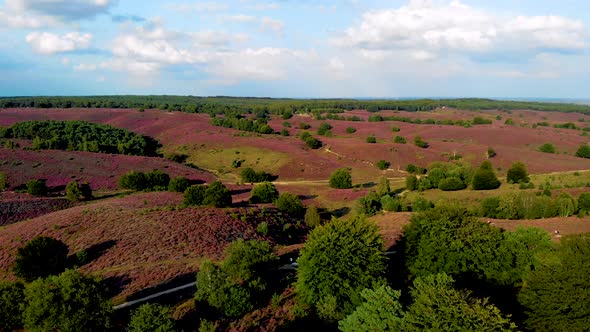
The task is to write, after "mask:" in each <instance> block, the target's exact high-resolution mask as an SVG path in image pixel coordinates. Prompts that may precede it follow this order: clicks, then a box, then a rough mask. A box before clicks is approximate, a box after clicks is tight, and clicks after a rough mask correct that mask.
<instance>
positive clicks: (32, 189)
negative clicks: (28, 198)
mask: <svg viewBox="0 0 590 332" xmlns="http://www.w3.org/2000/svg"><path fill="white" fill-rule="evenodd" d="M27 193H29V194H30V195H33V196H47V185H46V184H45V181H43V180H31V181H29V182H27Z"/></svg>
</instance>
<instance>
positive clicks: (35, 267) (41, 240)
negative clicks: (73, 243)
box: [13, 236, 69, 282]
mask: <svg viewBox="0 0 590 332" xmlns="http://www.w3.org/2000/svg"><path fill="white" fill-rule="evenodd" d="M68 251H69V249H68V246H67V245H66V244H65V243H63V242H62V241H59V240H56V239H54V238H51V237H46V236H39V237H36V238H34V239H32V240H30V241H29V242H27V243H26V244H25V245H24V246H22V247H20V248H18V251H17V255H16V261H15V264H14V268H13V271H14V274H15V275H16V276H17V277H19V278H22V279H24V280H25V281H28V282H30V281H33V280H35V279H37V278H46V277H48V276H50V275H56V274H59V273H61V272H63V271H64V270H65V269H66V267H67V262H68Z"/></svg>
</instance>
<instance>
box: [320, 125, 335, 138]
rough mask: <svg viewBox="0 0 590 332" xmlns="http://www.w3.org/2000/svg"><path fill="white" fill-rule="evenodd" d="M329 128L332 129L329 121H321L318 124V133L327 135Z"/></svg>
mask: <svg viewBox="0 0 590 332" xmlns="http://www.w3.org/2000/svg"><path fill="white" fill-rule="evenodd" d="M330 129H332V126H331V125H330V124H329V123H326V122H322V124H320V127H319V128H318V135H322V136H324V135H326V136H329V135H327V134H328V132H330Z"/></svg>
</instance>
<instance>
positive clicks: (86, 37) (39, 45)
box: [25, 32, 92, 54]
mask: <svg viewBox="0 0 590 332" xmlns="http://www.w3.org/2000/svg"><path fill="white" fill-rule="evenodd" d="M25 40H26V42H27V43H29V45H31V47H32V48H33V50H34V51H35V52H37V53H40V54H55V53H62V52H71V51H75V50H78V49H85V48H88V47H89V46H90V43H91V41H92V35H91V34H89V33H85V34H81V33H79V32H70V33H67V34H65V35H61V36H60V35H57V34H53V33H50V32H31V33H29V34H28V35H27V36H26V37H25Z"/></svg>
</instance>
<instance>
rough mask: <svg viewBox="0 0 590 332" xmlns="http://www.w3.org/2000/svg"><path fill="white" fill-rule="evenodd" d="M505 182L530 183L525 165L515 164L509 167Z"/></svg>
mask: <svg viewBox="0 0 590 332" xmlns="http://www.w3.org/2000/svg"><path fill="white" fill-rule="evenodd" d="M506 181H508V183H527V182H529V181H530V179H529V173H528V171H527V169H526V166H525V164H523V163H521V162H516V163H514V164H512V166H510V169H509V170H508V173H507V175H506Z"/></svg>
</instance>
